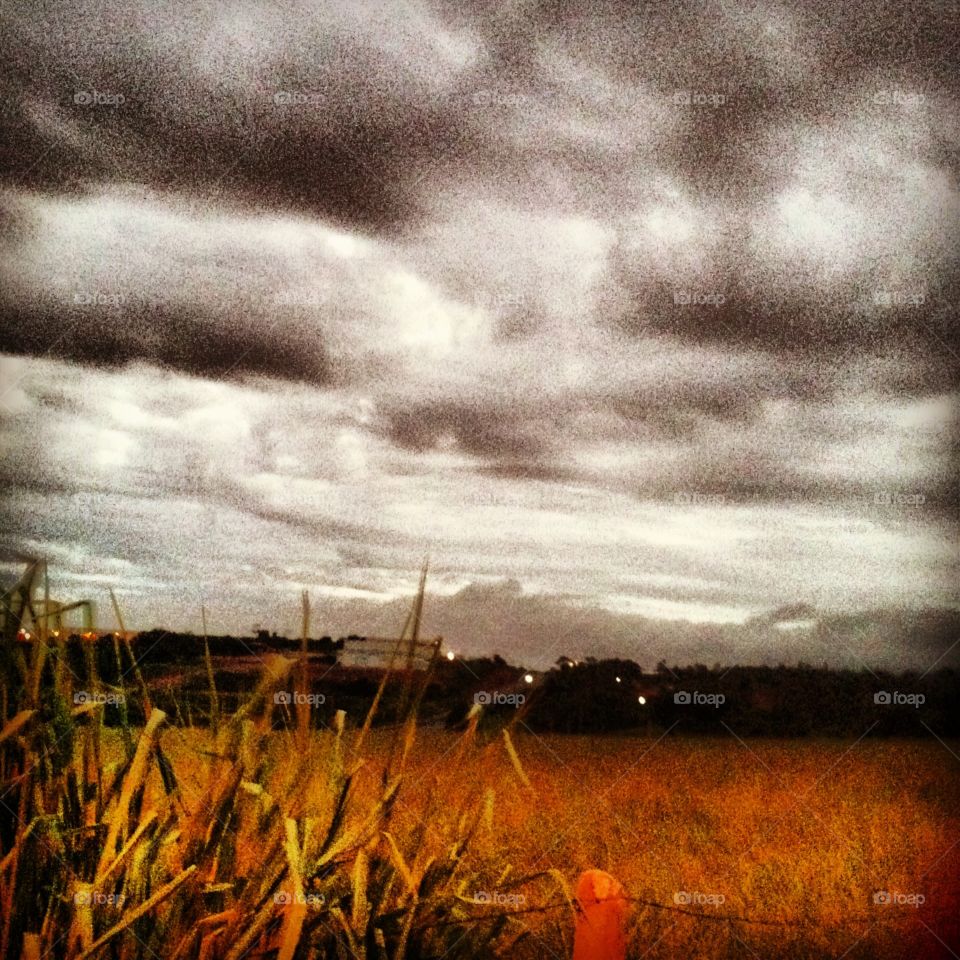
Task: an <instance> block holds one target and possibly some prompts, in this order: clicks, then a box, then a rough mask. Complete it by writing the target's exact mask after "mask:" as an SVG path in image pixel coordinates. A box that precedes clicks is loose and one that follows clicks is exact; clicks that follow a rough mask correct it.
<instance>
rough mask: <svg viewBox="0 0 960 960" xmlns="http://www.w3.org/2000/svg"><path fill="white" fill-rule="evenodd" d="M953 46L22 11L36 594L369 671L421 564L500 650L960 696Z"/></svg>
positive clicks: (474, 12) (23, 349)
mask: <svg viewBox="0 0 960 960" xmlns="http://www.w3.org/2000/svg"><path fill="white" fill-rule="evenodd" d="M958 27H960V24H958V22H957V10H956V7H955V5H950V4H944V3H939V2H931V3H901V2H896V3H894V2H889V3H888V2H881V0H865V2H853V3H849V4H843V5H835V4H827V3H816V2H813V3H803V4H800V3H796V4H790V5H783V4H773V3H766V2H758V3H731V2H722V3H710V2H708V3H696V4H693V3H684V2H677V0H671V2H669V3H665V4H657V5H655V6H654V7H653V8H652V9H648V8H647V7H646V6H645V5H639V4H626V3H604V2H590V3H586V2H583V0H580V2H573V3H570V4H566V5H560V4H553V3H532V2H520V3H511V2H506V3H503V2H498V3H484V2H457V3H450V4H439V3H402V2H396V0H389V2H386V3H379V2H378V3H366V2H362V0H361V2H351V3H344V2H337V3H296V2H285V3H282V4H280V3H278V4H253V3H245V2H219V0H218V2H198V3H195V4H192V5H190V6H189V8H187V7H184V6H183V5H180V4H171V3H168V2H158V0H127V2H125V3H123V4H116V3H113V2H109V3H108V2H103V0H72V2H69V3H60V2H45V3H41V4H35V5H33V6H32V7H31V9H30V11H29V12H25V10H24V9H23V8H21V9H16V8H15V7H14V6H13V5H10V6H6V5H5V6H4V7H3V8H2V13H0V57H2V60H3V62H4V64H5V70H4V73H3V78H2V80H0V93H2V101H3V105H2V110H0V328H2V332H0V454H2V462H0V483H2V490H3V492H2V500H0V514H2V526H0V530H2V534H0V573H2V575H3V579H4V582H11V581H12V580H14V579H15V578H16V576H17V574H18V572H19V570H20V569H21V568H22V562H23V560H24V559H25V558H28V557H38V556H44V557H47V558H48V559H49V565H50V574H51V584H52V587H53V590H54V595H55V596H58V597H59V598H61V599H65V600H69V599H79V598H90V599H93V600H94V601H97V602H98V603H99V609H100V616H101V620H102V622H103V623H104V624H106V625H112V624H113V621H112V613H111V612H110V605H109V601H108V600H107V599H106V598H107V596H108V593H107V591H108V588H110V587H113V588H114V589H115V590H116V593H117V596H118V598H119V600H120V603H121V605H122V608H123V611H124V616H125V620H126V621H127V623H128V624H129V625H131V626H136V627H141V628H144V629H147V628H151V627H154V626H164V627H169V628H171V629H195V628H197V627H198V626H199V611H200V604H201V603H204V604H205V605H206V607H207V609H208V613H209V618H210V621H211V629H214V630H218V631H221V632H236V633H245V632H248V631H250V630H252V629H253V628H254V626H255V625H256V626H263V627H266V628H268V629H276V630H278V631H280V632H288V633H294V632H295V631H296V630H297V629H299V628H298V622H299V593H300V591H301V590H302V589H307V590H309V592H310V595H311V598H312V602H313V610H314V625H315V630H314V632H315V633H320V632H328V633H332V634H334V635H337V634H339V633H347V632H360V633H365V632H369V633H379V634H383V633H391V632H394V631H396V630H397V629H399V627H400V626H401V625H402V622H403V616H404V611H405V609H406V607H407V605H408V603H409V597H410V595H411V594H412V592H413V591H414V590H415V587H416V582H417V577H418V572H419V568H420V565H421V563H422V562H423V559H424V557H426V556H429V558H430V564H431V573H430V579H429V582H428V591H429V592H428V601H427V607H426V613H425V622H424V630H425V631H426V632H427V633H430V634H431V635H433V634H442V635H443V636H444V637H445V640H446V643H447V645H448V646H449V647H451V648H453V649H456V650H457V651H458V652H463V653H465V654H469V655H475V654H480V653H486V652H491V651H494V650H496V651H498V652H500V653H502V654H504V655H506V656H508V658H511V659H514V660H521V661H523V662H525V663H528V664H531V665H534V666H537V665H545V664H549V663H551V662H552V661H553V660H555V659H556V657H557V656H559V655H561V654H566V655H571V656H578V655H598V656H599V655H603V656H613V655H617V656H626V657H631V658H634V659H637V660H638V661H640V662H641V663H643V664H645V665H652V663H653V662H654V661H655V660H657V659H660V658H665V659H667V660H671V661H673V662H686V661H692V660H698V659H699V660H702V661H703V662H709V663H713V662H723V663H733V662H765V663H779V662H788V663H789V662H796V661H797V660H806V661H812V662H818V663H819V662H821V661H825V662H828V663H831V664H834V665H845V666H858V665H867V666H870V667H881V666H887V667H897V668H903V667H915V668H917V669H927V668H930V667H931V666H933V665H944V664H946V663H950V662H953V661H954V660H955V659H956V653H957V651H956V649H953V650H951V644H953V643H955V642H956V641H957V629H956V623H957V619H956V611H957V609H958V607H960V605H958V592H957V584H958V583H960V577H958V573H960V563H958V560H960V555H958V549H957V545H958V537H957V533H958V505H960V500H958V496H957V468H956V463H957V450H958V439H957V437H958V434H957V412H958V396H957V388H956V374H957V370H958V367H960V346H958V343H957V339H958V338H957V337H956V333H955V317H956V304H957V299H958V291H960V284H958V276H960V272H958V250H960V244H958V233H960V229H958V227H960V193H958V160H957V158H958V155H960V154H958V146H960V111H958V105H960V101H958V80H957V71H956V62H955V60H956V57H955V54H956V46H957V40H956V37H957V36H958V33H960V31H958ZM951 618H953V619H951ZM951 624H952V625H951Z"/></svg>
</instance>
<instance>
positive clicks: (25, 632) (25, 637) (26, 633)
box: [23, 630, 30, 640]
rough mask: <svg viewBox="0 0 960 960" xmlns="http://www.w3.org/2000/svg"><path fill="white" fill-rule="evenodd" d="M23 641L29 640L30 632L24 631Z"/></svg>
mask: <svg viewBox="0 0 960 960" xmlns="http://www.w3.org/2000/svg"><path fill="white" fill-rule="evenodd" d="M23 639H24V640H29V639H30V632H29V631H28V630H24V632H23Z"/></svg>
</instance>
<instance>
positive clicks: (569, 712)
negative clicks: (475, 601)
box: [67, 631, 960, 738]
mask: <svg viewBox="0 0 960 960" xmlns="http://www.w3.org/2000/svg"><path fill="white" fill-rule="evenodd" d="M208 642H209V644H210V651H211V655H212V656H214V657H228V658H237V659H238V661H239V662H238V663H236V664H234V665H231V666H230V667H229V668H227V669H224V667H223V666H222V663H221V665H220V666H219V667H218V669H217V670H216V685H217V689H218V693H219V695H220V699H221V706H222V707H223V708H224V709H227V710H230V709H235V708H237V707H239V706H240V705H242V703H243V702H244V701H245V698H246V696H247V695H248V693H249V691H250V690H251V689H252V686H253V684H254V683H255V682H256V678H257V675H258V673H259V666H260V659H261V658H262V657H264V656H265V655H266V654H268V653H271V652H280V653H286V654H288V655H293V654H295V652H296V651H298V650H299V648H300V642H299V640H295V639H288V638H285V637H277V636H276V635H272V634H265V633H261V634H260V635H259V636H258V637H256V638H236V637H209V638H208ZM342 646H343V641H342V639H339V640H333V639H332V638H330V637H321V638H318V639H312V640H310V642H309V644H308V651H309V653H310V655H311V656H310V664H309V677H310V680H309V684H310V692H311V693H314V694H322V703H320V704H319V705H318V706H317V707H316V708H315V709H313V710H312V711H311V716H312V718H313V720H314V722H315V723H316V724H317V725H322V724H324V723H329V722H331V721H332V718H333V715H334V713H335V712H336V711H337V710H341V709H342V710H345V711H346V713H347V715H348V717H351V718H356V717H362V716H363V715H364V714H365V713H366V710H367V709H368V708H369V705H370V702H371V700H372V698H373V696H374V694H375V692H376V689H377V686H378V682H379V680H378V675H377V674H376V672H374V671H362V670H349V669H335V670H331V669H330V668H331V666H332V665H333V664H335V662H336V658H337V655H338V653H339V651H340V649H342ZM67 647H68V651H69V658H68V659H69V665H70V668H71V671H72V672H73V674H74V677H76V678H77V680H78V681H79V682H82V680H81V678H82V677H83V676H85V675H86V674H87V668H86V664H85V663H84V658H85V657H86V656H93V657H94V658H95V661H96V675H98V676H99V677H101V678H102V679H103V681H104V682H105V683H107V684H117V683H118V682H119V679H120V677H121V675H123V682H124V686H125V688H126V690H127V693H128V696H129V697H130V700H131V703H130V711H131V716H132V717H136V715H137V704H136V696H137V692H136V689H135V686H134V683H133V680H134V676H133V673H132V664H131V663H130V662H129V658H128V654H127V652H126V650H125V649H124V648H123V645H122V644H120V645H118V647H117V648H115V647H114V645H113V643H112V642H110V639H109V638H104V639H101V640H99V641H97V642H96V643H94V644H89V643H84V644H81V643H79V642H76V643H69V644H68V645H67ZM91 647H92V649H91ZM134 650H135V653H136V656H137V660H138V663H139V665H140V668H141V671H142V673H143V675H144V676H145V677H146V678H147V682H148V685H149V686H150V688H151V691H152V694H151V695H152V696H155V698H156V700H157V702H158V703H159V705H161V706H162V707H163V708H164V709H166V710H168V711H169V712H171V713H172V714H173V715H174V716H181V717H184V718H186V719H188V722H191V723H200V724H203V723H205V722H206V719H207V712H208V707H209V703H210V698H209V687H208V680H207V677H206V671H205V670H204V669H202V665H203V639H202V638H201V637H197V636H193V635H191V634H171V633H167V632H165V631H150V632H147V633H141V634H140V635H139V636H138V637H137V638H136V640H135V642H134ZM84 651H86V652H84ZM118 653H119V656H120V669H119V671H118V666H117V663H118V661H117V654H118ZM528 677H529V680H530V682H527V678H528ZM154 690H155V693H153V691H154ZM958 692H960V673H958V671H957V670H954V669H942V670H937V671H933V672H930V673H927V674H919V673H899V674H893V673H889V672H881V671H871V670H868V669H864V670H859V671H853V670H833V669H828V668H825V667H813V666H810V665H806V664H799V665H797V666H778V667H763V666H734V667H722V666H719V665H717V666H714V667H707V666H705V665H702V664H697V665H693V666H682V667H681V666H668V665H667V664H665V663H661V664H658V666H657V669H656V671H655V672H653V673H650V672H644V671H643V670H642V669H641V668H640V666H639V665H638V664H637V663H635V662H633V661H631V660H622V659H609V660H594V659H587V660H584V661H574V660H572V659H569V658H567V657H561V658H560V660H558V661H557V663H556V664H555V665H554V667H553V668H551V669H550V670H548V671H545V672H534V673H529V672H528V671H527V670H526V669H525V668H523V667H520V666H514V665H513V664H510V663H508V662H507V661H506V660H504V659H503V658H502V657H499V656H494V657H484V658H476V659H466V660H465V659H462V658H458V659H457V660H454V661H452V662H451V661H448V660H445V659H444V660H441V661H440V662H439V663H437V665H436V667H435V669H434V671H433V673H432V674H431V676H430V678H429V682H428V685H427V688H426V691H425V694H424V697H423V701H422V709H421V719H422V720H423V721H425V722H431V721H434V722H445V723H446V724H448V725H450V726H457V725H460V724H462V723H464V722H465V721H466V717H467V715H468V714H469V712H470V710H471V708H472V707H474V706H475V705H478V704H479V705H481V706H482V708H483V717H484V721H483V722H484V723H485V724H490V725H499V724H502V723H508V722H510V721H511V720H513V719H518V720H519V721H522V723H523V724H524V725H525V726H526V727H527V728H529V729H530V730H533V731H535V732H554V733H570V734H602V733H628V732H630V731H637V732H643V733H653V732H657V731H663V730H668V729H669V730H671V732H672V733H676V734H683V733H689V734H697V735H705V734H718V735H723V736H729V735H730V731H731V730H732V731H734V732H735V733H736V734H737V735H738V736H742V737H747V736H769V737H805V736H831V737H832V736H839V737H850V736H854V737H859V736H861V735H863V734H864V733H867V735H869V736H923V737H929V736H931V735H932V734H936V735H937V736H939V737H941V738H952V737H958V736H960V720H958V717H960V712H958V711H957V710H956V703H957V699H958V697H957V694H958ZM398 696H399V693H398ZM401 699H402V698H401ZM392 700H393V695H392V692H391V689H390V688H388V693H387V696H386V698H385V701H384V704H383V709H382V711H381V715H382V717H383V718H384V720H385V721H389V719H390V717H391V713H392ZM110 716H111V713H110V712H108V720H109V718H110Z"/></svg>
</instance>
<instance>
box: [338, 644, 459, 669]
mask: <svg viewBox="0 0 960 960" xmlns="http://www.w3.org/2000/svg"><path fill="white" fill-rule="evenodd" d="M442 645H443V638H442V637H435V638H434V639H433V640H419V641H417V643H416V644H415V645H414V648H413V654H412V656H411V651H410V641H409V640H398V639H397V638H396V637H356V636H350V637H344V638H343V650H342V651H341V652H340V655H339V657H338V658H337V660H338V662H339V664H340V666H342V667H356V668H361V669H367V670H386V669H387V668H388V667H390V666H392V667H393V669H395V670H405V669H407V668H408V667H409V668H410V669H412V670H426V669H427V667H428V666H429V665H430V662H431V661H432V660H433V659H435V658H439V657H441V656H442V652H441V647H442Z"/></svg>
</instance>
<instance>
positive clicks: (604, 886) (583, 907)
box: [573, 870, 630, 960]
mask: <svg viewBox="0 0 960 960" xmlns="http://www.w3.org/2000/svg"><path fill="white" fill-rule="evenodd" d="M626 897H627V894H626V891H625V890H624V889H623V886H622V885H621V884H620V881H619V880H617V879H616V878H615V877H611V876H610V874H609V873H604V871H603V870H586V871H584V872H583V873H582V874H581V875H580V879H579V880H578V881H577V891H576V898H577V903H578V904H579V906H580V912H579V914H578V915H577V929H576V932H575V934H574V937H573V960H625V958H626V956H627V917H628V915H629V913H630V903H629V901H628V900H627V898H626Z"/></svg>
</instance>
